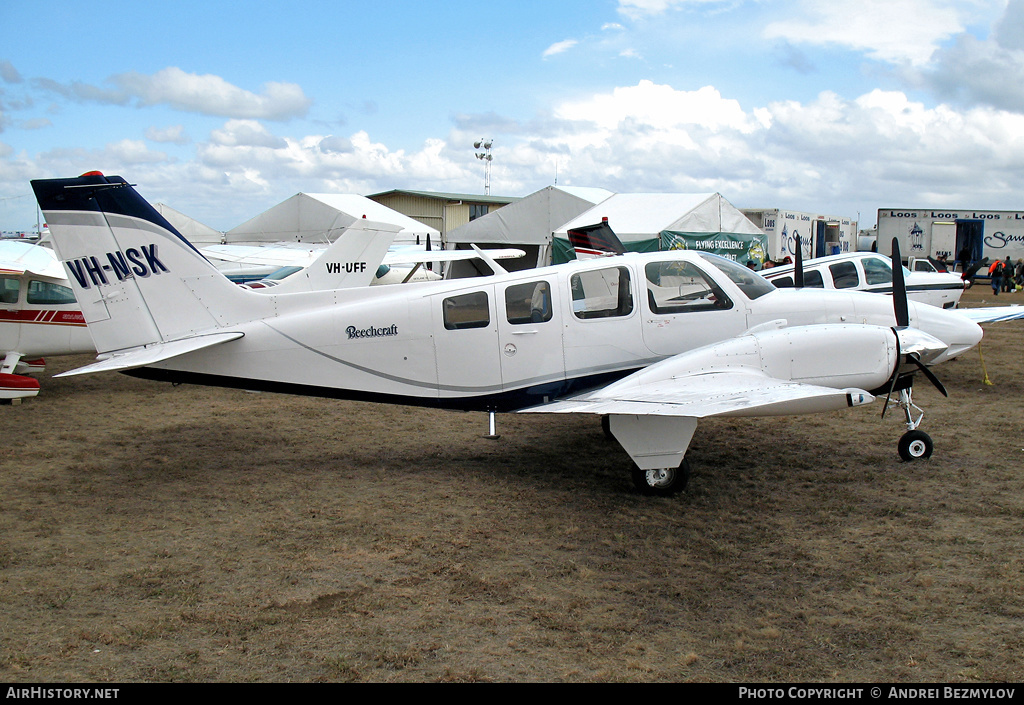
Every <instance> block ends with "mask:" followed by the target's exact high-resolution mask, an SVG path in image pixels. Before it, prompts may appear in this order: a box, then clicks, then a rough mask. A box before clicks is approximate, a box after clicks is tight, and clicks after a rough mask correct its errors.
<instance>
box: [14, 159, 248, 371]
mask: <svg viewBox="0 0 1024 705" xmlns="http://www.w3.org/2000/svg"><path fill="white" fill-rule="evenodd" d="M32 188H33V190H34V191H35V194H36V200H38V201H39V206H40V208H41V209H42V211H43V214H44V215H45V217H46V220H47V223H48V224H49V226H50V232H51V235H52V238H53V246H54V250H55V251H56V252H57V255H58V257H59V258H60V260H61V261H62V262H63V263H64V268H65V270H66V271H67V273H68V279H69V281H70V282H71V287H72V289H73V290H74V292H75V297H76V298H77V299H78V303H79V304H80V305H81V307H82V313H83V315H84V316H85V320H86V323H88V324H89V332H90V333H91V334H92V336H93V341H94V342H95V343H96V349H97V351H98V352H100V353H105V352H111V351H115V350H124V349H126V348H133V347H138V346H142V345H149V344H151V343H157V342H166V341H170V340H176V339H179V338H184V337H188V336H190V335H193V334H195V333H197V332H199V331H205V330H210V329H212V328H216V327H218V326H222V325H229V324H232V323H236V322H238V321H240V320H245V319H244V317H243V316H244V311H245V307H244V305H243V304H244V302H245V301H246V297H247V296H250V295H252V294H251V292H245V291H242V290H241V289H239V288H238V287H237V286H235V285H234V284H232V283H231V282H230V281H228V280H227V279H226V278H225V277H224V276H223V275H222V274H220V272H218V271H217V269H216V268H215V267H214V266H213V265H212V264H210V262H209V261H208V260H207V259H206V258H205V257H203V255H202V254H200V253H199V251H198V250H196V248H195V247H193V246H192V244H191V243H189V242H188V241H187V240H186V239H185V238H184V237H182V236H181V234H180V233H178V231H177V230H175V229H174V227H173V226H172V225H171V224H170V223H168V222H167V220H166V219H164V217H163V216H162V215H160V213H158V212H157V211H156V210H155V209H154V208H153V207H152V206H151V205H150V204H149V203H147V202H146V200H145V199H143V198H142V197H141V196H140V195H139V194H138V193H137V192H136V191H135V189H134V188H132V187H131V185H129V184H128V183H127V182H126V181H125V180H124V179H122V178H121V177H120V176H110V177H107V176H103V175H102V174H99V173H98V172H90V173H88V174H83V175H82V176H80V177H78V178H73V179H45V180H38V181H33V182H32Z"/></svg>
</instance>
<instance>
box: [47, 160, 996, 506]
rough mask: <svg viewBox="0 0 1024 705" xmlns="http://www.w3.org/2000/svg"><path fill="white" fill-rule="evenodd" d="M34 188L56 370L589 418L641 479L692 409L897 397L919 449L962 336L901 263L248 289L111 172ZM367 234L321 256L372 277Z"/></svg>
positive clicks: (666, 470)
mask: <svg viewBox="0 0 1024 705" xmlns="http://www.w3.org/2000/svg"><path fill="white" fill-rule="evenodd" d="M32 187H33V189H34V190H35V193H36V198H37V199H38V201H39V204H40V206H41V208H42V211H43V214H44V215H45V217H46V219H47V222H48V223H49V226H50V231H51V235H52V239H53V243H54V247H55V249H56V250H57V253H58V256H59V257H60V259H61V261H62V262H63V263H64V266H65V267H66V269H67V271H68V274H69V281H70V284H71V287H72V288H73V289H74V292H75V295H76V297H77V299H78V301H79V302H80V303H81V307H82V313H83V315H84V317H85V320H86V322H87V323H88V325H89V328H90V331H91V332H92V336H93V339H94V341H95V343H96V349H97V350H98V352H99V353H100V355H99V361H98V362H96V363H94V364H92V365H89V366H86V367H84V368H81V369H79V370H74V371H72V372H69V373H66V374H81V373H86V372H102V371H121V372H125V373H127V374H131V375H134V376H137V377H142V378H146V379H152V380H161V381H168V382H177V383H180V382H189V383H197V384H206V385H215V386H223V387H234V388H241V389H256V390H264V391H275V392H287V393H294V394H305V395H314V396H324V397H337V398H348V399H359V400H370V401H380V402H385V403H397V404H407V405H421V406H433V407H442V408H452V409H464V410H478V411H485V412H491V413H492V417H491V419H492V421H493V413H494V412H507V411H527V412H532V413H585V414H595V415H598V416H600V417H604V418H606V419H607V428H608V430H609V432H610V433H611V434H612V435H614V437H615V438H616V439H617V440H618V441H619V443H620V444H621V445H622V446H623V448H624V449H625V450H626V452H627V453H628V454H629V456H630V457H631V458H632V460H633V463H634V465H635V467H634V468H633V470H632V474H633V479H634V482H635V483H636V485H637V487H638V488H639V489H640V490H641V491H642V492H645V493H652V494H663V495H668V494H674V493H676V492H678V491H679V490H681V489H682V488H683V487H684V486H685V484H686V481H687V479H688V477H689V464H688V462H687V461H686V458H685V455H686V451H687V448H688V447H689V444H690V440H691V438H692V436H693V433H694V431H695V429H696V425H697V421H698V419H700V418H704V417H708V416H763V415H790V414H806V413H817V412H824V411H831V410H836V409H843V408H847V407H850V406H858V405H861V404H866V403H868V402H871V401H872V400H873V399H874V395H875V394H887V395H891V394H892V393H894V392H898V393H899V401H898V402H897V403H898V405H899V406H900V407H901V408H902V409H903V411H904V412H905V415H906V422H907V427H908V431H907V433H905V434H904V436H903V438H902V439H901V441H900V444H899V448H900V455H901V456H902V457H904V458H905V459H914V458H920V457H926V456H928V455H930V454H931V452H932V441H931V439H930V438H929V437H928V436H927V434H925V433H923V432H922V431H921V430H920V429H919V428H918V426H919V425H920V421H921V417H920V416H918V417H916V418H915V417H914V416H913V412H914V411H915V410H917V407H916V406H914V404H913V401H912V397H911V391H912V384H913V380H914V376H915V373H916V372H919V371H921V372H922V373H923V374H925V376H926V377H927V378H928V379H929V380H930V381H932V382H933V383H934V384H936V385H937V386H939V388H940V389H941V384H939V383H938V381H937V380H936V379H935V377H934V375H933V373H932V372H931V371H930V370H929V369H928V366H930V365H935V364H938V363H941V362H944V361H946V360H949V359H951V358H954V357H956V356H958V355H961V354H963V353H964V352H966V351H968V350H970V349H971V348H973V347H974V346H976V345H977V344H978V343H979V342H980V340H981V338H982V331H981V328H980V327H979V326H978V325H977V324H975V323H973V322H971V321H969V320H967V319H966V318H965V317H963V316H961V315H958V314H957V313H955V312H952V311H946V310H943V309H940V308H935V307H933V306H927V305H924V304H918V303H915V302H908V301H907V298H906V292H905V288H904V287H903V284H902V277H901V276H897V282H896V283H895V285H894V286H895V289H896V292H895V294H894V296H893V297H892V299H890V298H888V297H882V296H878V295H876V294H869V293H862V292H848V291H825V290H820V289H818V290H809V289H776V288H775V287H774V286H772V285H771V284H770V283H768V282H767V281H765V279H763V278H762V277H761V276H759V275H757V274H756V273H754V272H751V271H750V270H748V269H747V268H746V267H742V266H740V265H738V264H736V263H735V262H732V261H730V260H728V259H725V258H722V257H717V256H715V255H710V254H702V253H698V252H689V251H669V252H656V253H648V254H621V255H611V256H606V257H597V258H593V259H589V260H586V261H576V262H570V263H568V264H564V265H558V266H553V267H545V268H540V269H530V270H525V271H519V272H513V273H503V270H501V268H500V267H497V268H495V267H496V266H497V265H496V264H495V267H492V270H493V271H494V272H496V273H495V274H492V275H490V276H483V277H478V278H474V279H458V280H445V281H433V282H423V283H409V284H406V285H404V286H381V287H372V286H352V287H349V288H344V289H323V288H320V287H319V286H306V285H304V284H303V283H302V282H301V279H300V280H298V283H296V284H292V283H290V282H289V280H285V282H282V284H280V285H279V286H275V287H270V288H267V289H262V290H257V291H251V290H246V289H243V288H240V287H238V286H236V285H234V284H232V283H231V282H230V281H228V280H227V279H226V278H225V277H224V275H223V274H221V273H220V272H218V271H217V269H216V267H214V266H213V265H212V264H211V263H210V262H209V261H208V260H207V259H206V258H205V257H204V256H203V255H202V254H201V253H200V252H199V251H198V250H197V249H196V248H195V247H193V246H192V245H191V244H189V243H188V242H187V241H186V240H185V239H184V238H183V237H181V235H180V234H178V233H177V232H176V231H175V230H174V228H173V227H172V226H171V225H170V224H169V223H168V222H167V221H166V220H165V219H164V218H163V217H162V216H161V215H160V214H159V213H158V212H157V211H156V210H155V209H153V208H152V207H151V206H150V205H149V204H148V203H147V202H146V201H145V200H144V199H143V198H142V197H141V196H140V195H139V194H138V193H137V192H136V191H135V189H134V188H132V186H131V185H129V184H128V183H127V182H126V181H125V180H124V179H122V178H121V177H118V176H111V177H106V176H103V175H102V174H98V173H95V172H92V173H89V174H86V175H83V176H81V177H77V178H69V179H47V180H39V181H33V182H32ZM378 234H381V233H380V231H378ZM379 240H384V241H386V243H381V242H379V241H378V239H375V238H373V237H370V238H369V240H368V243H369V244H368V245H367V249H366V250H365V252H364V255H360V256H359V257H358V258H356V259H350V260H347V261H344V262H341V261H339V262H337V263H334V264H333V265H331V266H333V267H335V268H340V269H341V270H343V271H352V272H360V273H366V272H368V271H372V270H374V269H375V268H376V267H377V266H378V265H379V263H380V262H381V260H382V258H383V256H384V252H386V250H387V246H386V245H387V244H390V240H388V239H387V237H386V233H383V236H381V237H380V238H379ZM371 241H372V242H371ZM382 246H383V249H381V247H382ZM596 249H601V248H600V247H598V248H596ZM325 256H327V255H326V254H325ZM313 274H315V271H314V272H313ZM943 391H944V390H943Z"/></svg>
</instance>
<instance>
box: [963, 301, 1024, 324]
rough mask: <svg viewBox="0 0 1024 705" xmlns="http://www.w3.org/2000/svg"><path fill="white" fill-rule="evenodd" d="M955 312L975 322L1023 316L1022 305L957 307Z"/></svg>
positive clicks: (1010, 319)
mask: <svg viewBox="0 0 1024 705" xmlns="http://www.w3.org/2000/svg"><path fill="white" fill-rule="evenodd" d="M956 312H957V313H959V314H961V315H963V316H966V317H967V318H969V319H971V320H972V321H974V322H975V323H998V322H999V321H1013V320H1016V319H1018V318H1024V306H1021V305H1019V304H1014V305H1012V306H983V307H979V308H958V309H956Z"/></svg>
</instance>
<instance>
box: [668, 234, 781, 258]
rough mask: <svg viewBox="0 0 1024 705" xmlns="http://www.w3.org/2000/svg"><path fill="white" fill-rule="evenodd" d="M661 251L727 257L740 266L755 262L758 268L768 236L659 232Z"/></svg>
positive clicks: (766, 249) (763, 256)
mask: <svg viewBox="0 0 1024 705" xmlns="http://www.w3.org/2000/svg"><path fill="white" fill-rule="evenodd" d="M661 249H662V250H696V251H697V252H710V253H712V254H716V255H721V256H722V257H728V258H729V259H731V260H735V261H737V262H739V263H740V264H746V263H747V262H751V261H753V262H755V263H757V266H758V267H760V266H761V265H762V264H763V263H764V260H765V257H766V256H767V253H768V236H767V235H764V234H759V235H754V234H750V233H681V232H674V231H671V230H663V231H662V232H661Z"/></svg>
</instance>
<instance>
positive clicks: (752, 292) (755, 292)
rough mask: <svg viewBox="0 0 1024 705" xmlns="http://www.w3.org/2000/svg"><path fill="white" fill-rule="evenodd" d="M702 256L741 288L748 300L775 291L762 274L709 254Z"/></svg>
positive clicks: (703, 253) (704, 253) (719, 256)
mask: <svg viewBox="0 0 1024 705" xmlns="http://www.w3.org/2000/svg"><path fill="white" fill-rule="evenodd" d="M700 256H701V257H702V258H703V259H705V260H707V261H708V262H710V263H711V264H713V265H715V266H716V267H718V269H720V270H721V271H722V273H723V274H724V275H725V276H727V277H729V279H731V280H732V283H733V284H735V285H736V286H737V287H739V290H740V291H742V292H743V293H744V294H745V295H746V297H747V298H748V299H758V298H761V297H762V296H764V295H765V294H767V293H768V292H770V291H775V287H774V286H772V284H771V283H769V282H768V280H766V279H765V278H764V277H762V276H761V275H760V274H758V273H757V272H753V271H751V270H750V269H748V268H746V267H744V266H742V265H739V264H737V263H736V262H734V261H732V260H731V259H728V258H726V257H722V256H721V255H713V254H710V253H707V252H701V253H700Z"/></svg>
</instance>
